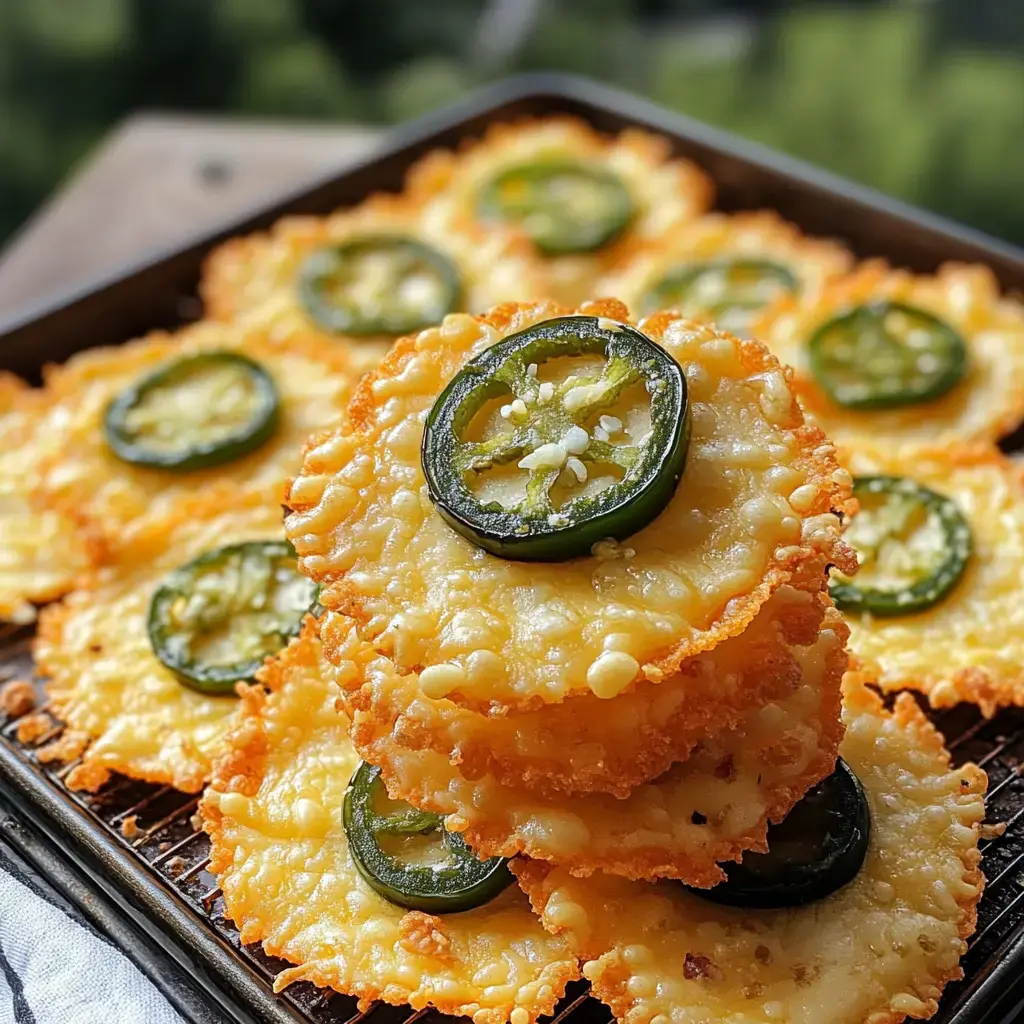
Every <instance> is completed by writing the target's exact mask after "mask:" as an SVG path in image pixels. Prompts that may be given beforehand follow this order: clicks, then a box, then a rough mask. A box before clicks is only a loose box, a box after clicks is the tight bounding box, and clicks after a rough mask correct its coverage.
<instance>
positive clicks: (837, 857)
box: [690, 758, 871, 910]
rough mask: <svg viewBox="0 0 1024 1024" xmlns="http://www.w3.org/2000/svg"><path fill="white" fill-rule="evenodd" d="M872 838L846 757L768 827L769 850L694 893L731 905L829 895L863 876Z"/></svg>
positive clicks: (768, 904)
mask: <svg viewBox="0 0 1024 1024" xmlns="http://www.w3.org/2000/svg"><path fill="white" fill-rule="evenodd" d="M870 838H871V812H870V809H869V807H868V801H867V797H866V796H865V794H864V788H863V786H861V783H860V780H859V779H858V778H857V776H856V775H855V774H854V773H853V770H852V769H851V768H850V766H849V765H848V764H847V763H846V762H845V761H844V760H843V759H842V758H839V759H838V760H837V761H836V768H835V771H834V772H833V773H832V774H831V775H830V776H829V777H828V778H827V779H825V780H824V781H822V782H819V783H818V785H817V786H815V787H813V788H812V789H811V790H809V791H808V792H807V794H806V795H805V796H804V798H803V799H802V800H801V801H800V802H799V803H797V804H796V806H795V807H794V808H793V809H792V810H791V811H790V812H789V814H788V815H786V817H785V818H784V819H783V820H782V821H780V822H778V823H777V824H774V825H770V826H769V827H768V852H767V853H745V854H744V855H743V860H742V861H740V862H739V863H734V864H725V865H723V866H722V870H723V871H724V872H725V874H726V880H725V881H724V882H721V883H720V884H718V885H716V886H714V887H713V888H711V889H691V890H690V891H691V892H693V893H695V894H696V895H698V896H702V897H703V898H704V899H706V900H710V901H711V902H713V903H723V904H725V905H726V906H730V907H744V908H756V909H762V910H767V909H774V908H778V907H798V906H801V905H803V904H805V903H811V902H813V901H815V900H820V899H823V898H824V897H825V896H828V895H829V894H830V893H833V892H835V891H836V890H838V889H841V888H842V887H843V886H844V885H847V884H848V883H849V882H852V881H853V879H854V878H856V877H857V874H858V873H859V871H860V869H861V866H862V865H863V863H864V858H865V857H866V856H867V851H868V842H869V840H870Z"/></svg>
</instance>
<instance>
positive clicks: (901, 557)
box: [829, 476, 973, 616]
mask: <svg viewBox="0 0 1024 1024" xmlns="http://www.w3.org/2000/svg"><path fill="white" fill-rule="evenodd" d="M853 495H854V497H855V498H856V499H857V501H858V503H859V506H860V508H859V510H858V512H857V513H856V515H855V516H854V517H853V520H852V522H851V523H850V526H849V528H848V529H847V531H846V533H845V534H844V537H845V539H846V541H847V542H848V543H849V544H850V545H851V546H852V547H853V548H854V550H855V551H856V552H857V562H858V569H857V575H856V576H855V577H853V578H852V579H851V578H848V577H846V576H844V575H843V574H842V573H840V572H838V571H836V570H833V571H832V579H831V580H830V582H829V592H830V593H831V595H832V599H833V600H834V601H835V603H836V606H837V607H838V608H840V609H841V610H843V611H853V612H870V613H871V614H872V615H885V616H891V615H907V614H910V613H911V612H920V611H924V610H925V609H926V608H930V607H932V605H935V604H937V603H938V602H939V601H941V600H942V599H943V598H944V597H945V596H946V595H947V594H949V593H950V591H951V590H952V589H953V588H954V587H955V586H956V584H957V583H958V582H959V580H960V578H961V577H962V576H963V574H964V571H965V570H966V568H967V563H968V561H969V560H970V557H971V550H972V547H973V541H972V536H971V527H970V525H969V524H968V522H967V520H966V519H965V518H964V516H963V513H962V512H961V511H960V509H959V508H958V507H957V504H956V502H954V501H953V500H952V499H951V498H948V497H946V496H945V495H944V494H939V493H938V492H936V491H933V490H931V489H930V488H927V487H924V486H922V485H921V484H919V483H916V482H915V481H913V480H910V479H908V478H907V477H901V476H862V477H856V478H855V479H854V482H853Z"/></svg>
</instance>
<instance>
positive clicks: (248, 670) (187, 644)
mask: <svg viewBox="0 0 1024 1024" xmlns="http://www.w3.org/2000/svg"><path fill="white" fill-rule="evenodd" d="M316 596H317V588H316V584H315V583H313V582H312V581H311V580H308V579H306V577H305V576H303V575H301V574H300V573H299V567H298V563H297V559H296V556H295V549H294V548H293V547H292V546H291V544H289V543H288V542H287V541H249V542H247V543H244V544H231V545H228V546H227V547H223V548H217V549H215V550H213V551H207V552H206V553H205V554H202V555H200V556H199V557H198V558H196V559H193V561H191V562H187V563H186V564H185V565H182V566H180V567H179V568H177V569H175V570H174V571H173V572H172V573H170V574H169V575H168V576H166V577H165V578H164V580H163V582H162V583H161V584H160V586H158V587H157V589H156V591H155V592H154V594H153V597H152V599H151V601H150V603H149V617H148V620H147V628H148V630H149V642H150V645H151V646H152V648H153V653H154V654H155V655H156V657H157V659H158V660H159V661H160V662H161V663H162V664H163V665H164V666H166V667H167V668H169V669H170V670H171V671H172V672H173V673H174V674H175V675H176V676H177V677H178V678H179V679H180V680H181V682H182V683H184V684H185V685H186V686H189V687H191V688H192V689H194V690H199V691H200V692H201V693H206V694H230V693H233V692H234V687H235V683H237V682H240V681H245V680H251V679H252V678H253V676H254V675H255V674H256V670H257V669H258V668H259V667H260V666H261V665H262V664H263V661H264V659H265V658H267V657H269V656H270V655H273V654H276V653H277V652H278V651H280V650H281V649H282V648H283V647H284V646H285V645H286V644H287V643H288V641H289V640H291V639H292V637H295V636H297V635H298V633H299V628H300V627H301V625H302V620H303V618H304V617H305V615H306V613H307V612H308V611H309V610H310V608H311V607H312V606H313V604H314V602H315V600H316Z"/></svg>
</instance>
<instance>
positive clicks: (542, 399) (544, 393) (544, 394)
mask: <svg viewBox="0 0 1024 1024" xmlns="http://www.w3.org/2000/svg"><path fill="white" fill-rule="evenodd" d="M554 397H555V385H554V384H552V383H551V381H549V380H546V381H544V383H543V384H541V386H540V388H538V391H537V404H538V405H546V404H547V403H548V402H550V401H551V399H552V398H554Z"/></svg>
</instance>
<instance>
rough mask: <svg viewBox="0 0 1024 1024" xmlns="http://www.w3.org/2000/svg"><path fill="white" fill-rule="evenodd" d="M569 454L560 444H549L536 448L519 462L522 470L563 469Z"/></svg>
mask: <svg viewBox="0 0 1024 1024" xmlns="http://www.w3.org/2000/svg"><path fill="white" fill-rule="evenodd" d="M568 457H569V453H568V452H567V451H566V450H565V448H563V447H562V446H561V445H560V444H554V443H550V442H549V443H548V444H542V445H541V446H540V447H539V448H535V449H534V450H533V451H532V452H530V454H529V455H526V456H524V457H523V458H522V459H520V460H519V468H520V469H527V470H530V469H561V468H562V467H563V466H564V465H565V460H566V459H567V458H568Z"/></svg>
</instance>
